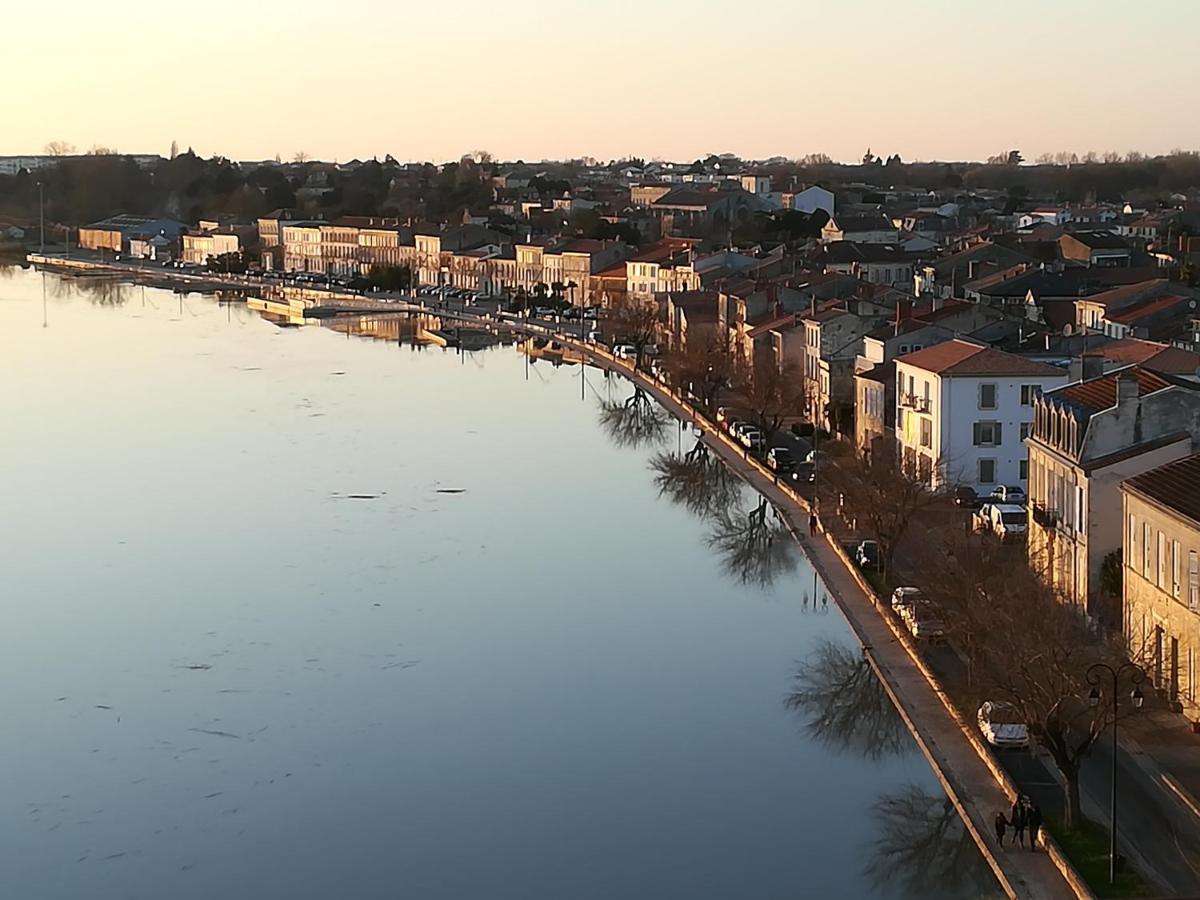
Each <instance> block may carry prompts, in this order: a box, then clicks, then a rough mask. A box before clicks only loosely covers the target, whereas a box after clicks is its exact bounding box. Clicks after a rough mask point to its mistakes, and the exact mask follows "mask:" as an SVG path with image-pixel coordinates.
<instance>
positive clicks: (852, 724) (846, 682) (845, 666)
mask: <svg viewBox="0 0 1200 900" xmlns="http://www.w3.org/2000/svg"><path fill="white" fill-rule="evenodd" d="M784 705H785V706H786V707H787V708H788V709H790V710H794V711H795V712H798V713H802V714H804V715H805V716H806V718H807V724H808V732H809V734H811V735H812V736H813V737H815V738H816V739H817V740H819V741H821V742H822V743H825V744H827V745H829V746H830V747H831V748H833V749H834V750H838V751H846V750H851V751H854V752H856V753H859V754H861V755H862V756H863V757H865V758H866V759H869V760H872V761H877V760H881V759H885V758H887V757H890V756H902V755H903V754H905V753H908V752H909V751H911V750H912V748H913V746H914V745H913V742H912V737H911V736H910V735H909V733H908V729H907V727H906V726H905V724H904V720H903V719H901V718H900V714H899V713H898V712H897V711H896V707H895V706H894V705H893V704H892V701H891V699H890V698H889V697H888V695H887V692H886V691H885V690H884V689H883V685H882V684H880V683H879V679H878V678H876V677H875V673H874V672H873V671H872V670H871V666H870V664H869V663H868V662H867V660H866V657H865V656H864V655H863V653H862V652H860V651H858V650H855V649H852V648H850V647H846V646H844V645H842V644H835V643H833V642H832V641H829V640H826V641H822V642H821V643H820V644H818V645H817V647H816V648H815V649H814V650H813V652H812V654H811V655H810V656H809V658H808V659H806V660H805V661H804V662H803V663H801V664H800V665H799V667H798V668H797V670H796V674H795V676H794V678H793V687H792V690H791V692H790V693H789V694H788V695H787V697H786V699H785V700H784Z"/></svg>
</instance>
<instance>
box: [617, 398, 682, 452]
mask: <svg viewBox="0 0 1200 900" xmlns="http://www.w3.org/2000/svg"><path fill="white" fill-rule="evenodd" d="M670 419H671V417H670V416H668V415H667V412H666V410H664V409H663V408H662V407H661V406H659V405H658V404H657V403H655V402H654V400H653V399H651V397H650V395H649V394H647V393H646V392H645V391H643V390H642V389H641V388H640V387H635V388H634V389H633V393H632V394H630V395H629V396H628V397H626V398H625V399H624V400H602V401H601V402H600V425H601V426H602V427H603V428H604V431H605V433H606V434H608V436H609V437H610V438H612V441H613V443H614V444H616V445H617V446H618V447H629V448H641V447H653V446H655V445H656V444H661V443H662V442H663V440H664V438H665V437H666V429H667V424H668V423H669V422H670Z"/></svg>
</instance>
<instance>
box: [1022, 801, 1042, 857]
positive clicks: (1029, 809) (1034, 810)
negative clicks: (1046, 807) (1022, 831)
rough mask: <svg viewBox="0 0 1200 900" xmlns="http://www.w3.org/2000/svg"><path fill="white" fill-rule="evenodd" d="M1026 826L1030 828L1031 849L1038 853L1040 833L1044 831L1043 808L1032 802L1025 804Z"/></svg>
mask: <svg viewBox="0 0 1200 900" xmlns="http://www.w3.org/2000/svg"><path fill="white" fill-rule="evenodd" d="M1025 807H1026V813H1025V824H1026V825H1028V826H1029V849H1030V850H1032V851H1033V852H1034V853H1037V839H1038V833H1039V832H1040V831H1041V830H1042V808H1041V807H1040V806H1038V805H1037V804H1036V803H1034V802H1033V801H1032V800H1028V801H1026V804H1025Z"/></svg>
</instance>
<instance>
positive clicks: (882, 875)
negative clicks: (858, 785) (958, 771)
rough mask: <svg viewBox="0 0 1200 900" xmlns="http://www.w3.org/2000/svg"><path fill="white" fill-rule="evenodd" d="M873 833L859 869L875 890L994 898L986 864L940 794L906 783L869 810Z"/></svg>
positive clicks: (954, 813) (928, 895) (930, 895)
mask: <svg viewBox="0 0 1200 900" xmlns="http://www.w3.org/2000/svg"><path fill="white" fill-rule="evenodd" d="M871 815H872V818H873V819H874V821H875V826H876V828H877V830H878V835H877V837H876V838H875V840H874V841H873V842H872V843H871V846H870V849H869V857H868V860H867V864H866V866H865V867H864V869H863V872H864V874H865V875H866V876H867V878H868V879H869V881H870V882H871V884H872V885H873V886H874V887H875V889H876V890H877V891H880V892H881V893H887V894H891V895H894V894H895V893H896V892H897V891H899V892H901V893H902V894H903V895H905V896H909V897H922V898H924V897H967V896H974V897H995V896H999V894H998V892H997V888H996V881H995V878H994V877H993V875H992V872H991V869H989V868H988V864H987V862H986V861H985V860H984V858H983V856H982V855H980V853H979V849H978V848H977V847H976V846H975V842H974V840H973V839H972V838H971V836H970V834H969V833H968V832H967V829H966V827H965V826H964V825H963V822H962V819H961V818H960V817H959V815H958V811H957V810H956V809H955V808H954V805H953V804H952V803H951V802H950V800H949V799H948V798H947V797H946V796H945V795H944V794H933V793H930V792H929V791H927V790H925V789H923V788H920V787H917V786H916V785H909V786H907V787H905V788H903V789H901V790H899V791H895V792H892V793H888V794H885V795H884V796H882V797H881V798H880V799H879V800H878V801H876V803H875V805H874V806H873V807H872V809H871Z"/></svg>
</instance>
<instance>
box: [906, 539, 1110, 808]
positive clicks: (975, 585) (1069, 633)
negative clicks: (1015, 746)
mask: <svg viewBox="0 0 1200 900" xmlns="http://www.w3.org/2000/svg"><path fill="white" fill-rule="evenodd" d="M920 549H921V552H920V553H919V555H918V556H917V557H916V560H915V563H914V567H915V570H916V572H917V573H918V575H917V586H918V587H920V588H921V590H922V592H923V593H924V594H925V596H926V597H927V598H928V599H929V600H931V601H932V602H933V603H935V604H936V605H937V606H938V607H939V608H940V609H941V610H942V613H943V615H944V616H945V618H946V621H947V625H948V626H949V631H950V634H951V637H952V638H953V639H954V641H955V643H956V645H957V649H958V652H959V653H960V655H962V656H963V657H964V662H965V663H966V664H967V667H968V672H969V683H970V686H971V692H970V693H969V694H968V697H967V700H968V702H969V703H970V704H971V705H973V704H974V703H975V702H977V701H979V700H983V699H987V700H999V701H1003V702H1006V703H1009V704H1011V705H1012V707H1013V709H1014V711H1015V713H1016V715H1017V716H1018V717H1019V718H1020V720H1021V721H1022V722H1024V723H1025V724H1026V726H1027V727H1028V729H1029V734H1030V737H1031V738H1032V739H1033V740H1034V741H1036V742H1037V743H1038V744H1039V745H1041V746H1042V747H1043V748H1044V749H1045V750H1046V751H1047V753H1048V754H1049V755H1050V757H1051V758H1052V759H1053V760H1054V764H1055V766H1056V767H1057V768H1058V770H1059V772H1060V774H1061V775H1062V778H1063V782H1064V784H1065V786H1066V814H1067V824H1068V825H1071V824H1074V823H1077V822H1078V821H1080V799H1079V770H1080V767H1081V765H1082V764H1083V761H1084V759H1085V758H1086V757H1087V755H1088V754H1089V753H1090V752H1091V749H1092V747H1093V746H1094V745H1095V743H1096V741H1097V740H1098V739H1099V738H1100V736H1101V735H1102V734H1103V733H1104V731H1105V730H1106V729H1107V728H1108V727H1109V726H1110V725H1111V724H1112V720H1113V719H1112V705H1111V698H1105V702H1103V703H1100V704H1098V705H1096V706H1095V707H1093V706H1091V705H1090V704H1089V703H1088V702H1087V697H1088V693H1089V691H1090V685H1089V684H1088V682H1087V671H1088V668H1089V667H1090V666H1091V665H1093V664H1095V663H1098V662H1104V663H1108V664H1110V665H1119V664H1120V663H1121V662H1122V661H1123V660H1124V659H1125V653H1124V651H1123V650H1122V649H1121V647H1120V646H1119V645H1118V644H1117V643H1116V642H1115V641H1114V640H1112V639H1110V638H1108V637H1106V636H1105V635H1103V634H1101V633H1099V632H1098V631H1097V630H1095V629H1093V627H1092V626H1090V625H1089V623H1088V622H1087V620H1086V619H1085V618H1084V617H1083V616H1081V615H1080V614H1079V613H1078V612H1077V611H1076V609H1075V608H1074V607H1073V606H1072V605H1071V604H1070V603H1068V602H1066V600H1065V598H1063V597H1061V596H1059V594H1058V592H1057V591H1056V590H1055V588H1053V587H1052V586H1051V585H1050V584H1049V583H1048V580H1047V579H1045V578H1044V577H1043V575H1044V574H1045V573H1040V572H1037V571H1034V570H1033V569H1031V568H1029V566H1027V565H1026V564H1025V559H1024V555H1023V554H1021V553H1020V552H1019V551H1018V552H1013V550H1012V548H1009V547H1006V546H1004V545H1002V544H1001V543H1000V542H999V541H996V540H994V539H992V538H990V537H987V536H981V535H975V534H970V533H967V532H965V531H964V530H963V529H961V528H955V527H948V528H945V529H942V530H941V531H940V532H939V533H938V534H937V536H936V537H935V536H934V535H930V537H929V539H927V540H926V541H924V542H923V543H922V545H921V548H920ZM1127 706H1128V704H1127Z"/></svg>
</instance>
